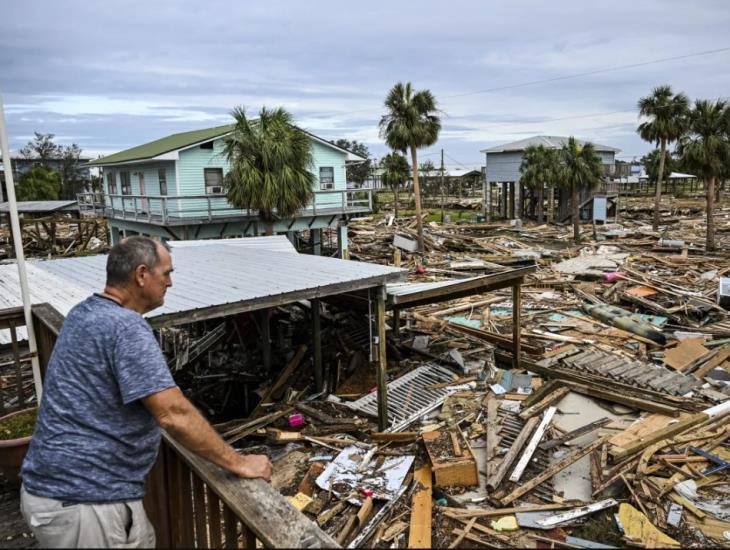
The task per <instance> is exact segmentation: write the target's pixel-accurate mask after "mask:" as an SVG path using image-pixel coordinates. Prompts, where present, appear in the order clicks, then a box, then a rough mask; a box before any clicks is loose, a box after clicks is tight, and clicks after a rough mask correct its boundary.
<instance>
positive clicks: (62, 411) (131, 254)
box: [21, 237, 271, 548]
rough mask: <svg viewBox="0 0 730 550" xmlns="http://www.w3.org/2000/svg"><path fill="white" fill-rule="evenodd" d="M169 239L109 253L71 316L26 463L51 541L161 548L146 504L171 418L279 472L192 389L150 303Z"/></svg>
mask: <svg viewBox="0 0 730 550" xmlns="http://www.w3.org/2000/svg"><path fill="white" fill-rule="evenodd" d="M171 274H172V258H171V255H170V252H169V248H168V247H167V245H166V244H164V243H161V242H157V241H154V240H152V239H149V238H146V237H129V238H127V239H124V240H123V241H122V242H120V243H119V244H118V245H116V246H115V247H113V248H112V250H111V252H110V253H109V257H108V259H107V282H106V287H105V288H104V292H102V293H100V294H94V295H93V296H90V297H89V298H87V299H86V300H84V301H83V302H81V303H80V304H78V305H76V306H75V307H74V308H73V309H72V310H71V311H70V312H69V314H68V316H67V317H66V320H65V322H64V324H63V329H62V330H61V334H60V335H59V338H58V342H57V343H56V346H55V348H54V350H53V354H52V356H51V360H50V362H49V365H48V371H47V374H46V379H45V386H44V393H43V400H42V402H41V407H40V411H39V415H38V421H37V424H36V431H35V433H34V434H33V439H32V440H31V444H30V449H29V450H28V455H27V456H26V458H25V461H24V463H23V469H22V473H21V475H22V479H23V487H22V489H21V510H22V512H23V516H24V517H25V520H26V521H27V522H28V524H29V525H30V527H31V529H32V531H33V533H34V534H35V536H36V538H37V539H38V542H39V543H40V545H41V546H43V547H55V548H82V547H118V546H124V547H126V548H134V547H154V545H155V534H154V530H153V529H152V526H151V525H150V522H149V520H148V519H147V516H146V514H145V511H144V508H143V507H142V497H143V496H144V478H145V476H146V475H147V473H148V472H149V470H150V468H151V467H152V464H153V463H154V461H155V457H156V455H157V450H158V447H159V443H160V429H159V428H160V427H162V428H164V429H165V430H167V431H168V433H170V435H172V436H173V437H174V438H175V439H177V440H178V441H179V442H180V443H182V444H183V445H184V446H185V447H187V448H188V449H190V450H192V451H194V452H196V453H197V454H199V455H200V456H202V457H204V458H206V459H208V460H210V461H211V462H213V463H215V464H218V465H219V466H221V467H223V468H225V469H227V470H229V471H231V472H233V473H235V474H236V475H239V476H241V477H261V478H264V479H269V477H270V476H271V463H270V462H269V461H268V459H267V458H266V457H265V456H261V455H240V454H238V453H237V452H236V451H235V450H234V449H233V448H231V447H230V446H229V445H227V444H226V443H225V442H224V441H223V440H222V439H221V438H220V436H219V435H218V434H217V433H216V432H215V430H213V428H212V427H211V426H210V424H208V422H207V421H206V420H205V419H204V418H203V417H202V415H201V414H200V413H199V412H198V410H197V409H196V408H195V407H194V406H193V405H192V404H191V403H190V402H189V401H188V400H187V399H186V398H185V397H184V396H183V394H182V392H181V391H180V389H179V388H178V387H177V386H176V385H175V382H174V381H173V379H172V376H171V375H170V372H169V370H168V368H167V365H166V362H165V360H164V357H163V355H162V351H161V350H160V348H159V346H158V345H157V342H156V340H155V338H154V334H153V333H152V330H151V328H150V326H149V325H148V324H147V322H146V321H145V320H144V318H143V317H142V314H143V313H146V312H148V311H151V310H153V309H155V308H157V307H159V306H161V305H162V304H163V302H164V299H165V292H166V291H167V288H168V287H170V286H171V285H172V280H171V278H170V276H171Z"/></svg>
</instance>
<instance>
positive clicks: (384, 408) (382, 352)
mask: <svg viewBox="0 0 730 550" xmlns="http://www.w3.org/2000/svg"><path fill="white" fill-rule="evenodd" d="M375 294H376V296H377V299H376V301H375V319H376V323H377V325H378V327H377V329H378V346H377V350H378V356H377V358H376V360H377V378H376V384H377V387H378V431H381V432H384V431H385V430H386V429H387V428H388V384H387V382H386V379H385V371H386V369H387V368H388V361H387V356H386V349H387V347H388V346H387V345H386V342H385V286H380V287H378V288H377V289H376V291H375Z"/></svg>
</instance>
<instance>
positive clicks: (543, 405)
mask: <svg viewBox="0 0 730 550" xmlns="http://www.w3.org/2000/svg"><path fill="white" fill-rule="evenodd" d="M569 392H570V390H569V389H568V388H565V387H563V388H558V389H557V390H555V391H553V392H551V393H549V394H548V395H547V396H546V397H544V398H543V399H541V400H540V401H538V402H537V403H535V404H534V405H532V406H531V407H528V408H526V409H525V410H524V411H522V412H521V413H520V414H519V416H520V418H521V419H522V420H527V419H528V418H530V417H532V416H535V415H537V414H540V413H541V412H542V411H543V410H545V409H547V408H548V407H549V406H550V405H552V404H553V403H556V402H557V401H560V400H561V399H562V398H563V397H565V396H566V395H567V394H568V393H569Z"/></svg>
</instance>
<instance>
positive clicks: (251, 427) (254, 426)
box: [222, 407, 294, 445]
mask: <svg viewBox="0 0 730 550" xmlns="http://www.w3.org/2000/svg"><path fill="white" fill-rule="evenodd" d="M293 410H294V409H293V408H292V407H285V408H284V409H282V410H280V411H276V412H273V413H269V414H267V415H264V416H261V417H259V418H255V419H253V420H251V421H250V422H246V423H245V424H243V425H241V426H238V427H236V428H233V429H231V430H228V431H227V432H225V433H223V434H222V437H223V439H225V440H226V443H228V444H229V445H231V444H233V443H235V442H236V441H238V440H239V439H243V438H244V437H246V436H249V435H251V434H252V433H254V432H255V431H256V430H258V429H259V428H262V427H264V426H266V425H268V424H271V423H272V422H273V421H274V420H277V419H279V418H281V417H282V416H286V415H287V414H289V413H290V412H291V411H293Z"/></svg>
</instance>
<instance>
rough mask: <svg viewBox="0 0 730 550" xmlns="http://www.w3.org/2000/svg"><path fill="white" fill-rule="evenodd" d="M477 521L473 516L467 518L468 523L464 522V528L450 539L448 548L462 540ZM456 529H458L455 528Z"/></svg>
mask: <svg viewBox="0 0 730 550" xmlns="http://www.w3.org/2000/svg"><path fill="white" fill-rule="evenodd" d="M476 522H477V518H476V517H473V518H471V519H470V520H469V523H467V524H466V526H465V527H464V529H463V530H462V531H461V533H459V534H458V536H457V537H456V538H455V539H454V540H453V541H452V543H451V544H449V548H456V547H457V546H459V545H460V544H461V541H462V540H464V537H466V536H467V535H468V534H469V531H471V528H472V527H474V524H475V523H476ZM457 531H458V529H457Z"/></svg>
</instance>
